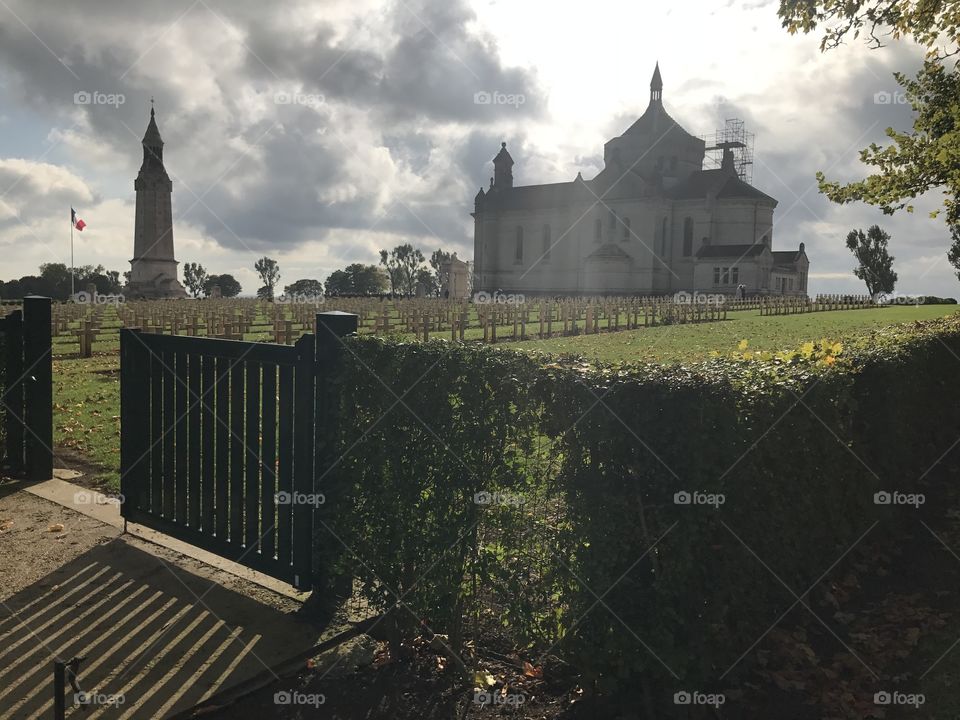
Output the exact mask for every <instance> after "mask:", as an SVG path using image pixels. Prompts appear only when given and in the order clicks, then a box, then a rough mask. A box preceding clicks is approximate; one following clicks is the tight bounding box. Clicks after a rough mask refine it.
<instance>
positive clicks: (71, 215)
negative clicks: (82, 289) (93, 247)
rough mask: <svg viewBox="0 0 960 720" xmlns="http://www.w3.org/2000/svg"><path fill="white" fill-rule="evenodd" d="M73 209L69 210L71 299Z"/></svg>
mask: <svg viewBox="0 0 960 720" xmlns="http://www.w3.org/2000/svg"><path fill="white" fill-rule="evenodd" d="M73 293H74V288H73V209H72V208H71V210H70V299H71V300H72V299H73Z"/></svg>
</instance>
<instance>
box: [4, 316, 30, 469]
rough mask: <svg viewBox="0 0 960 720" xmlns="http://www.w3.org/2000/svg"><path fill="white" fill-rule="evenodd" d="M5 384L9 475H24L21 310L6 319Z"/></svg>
mask: <svg viewBox="0 0 960 720" xmlns="http://www.w3.org/2000/svg"><path fill="white" fill-rule="evenodd" d="M6 321H7V369H6V372H7V382H6V383H5V385H6V387H5V389H4V390H3V408H4V411H5V412H4V415H5V421H6V425H7V448H8V450H7V461H8V462H9V464H10V472H11V473H12V474H15V475H19V474H20V473H22V472H23V470H24V466H25V461H26V458H25V456H24V447H23V436H24V425H23V423H24V417H23V378H22V376H23V370H24V367H23V311H22V310H14V311H13V312H12V313H11V314H10V315H8V316H7V319H6Z"/></svg>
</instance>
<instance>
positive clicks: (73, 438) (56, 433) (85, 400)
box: [53, 354, 120, 490]
mask: <svg viewBox="0 0 960 720" xmlns="http://www.w3.org/2000/svg"><path fill="white" fill-rule="evenodd" d="M53 403H54V406H53V442H54V447H55V448H56V449H57V450H58V451H59V450H60V448H65V449H66V451H67V452H66V453H59V454H61V455H63V457H60V458H57V457H56V456H55V458H54V464H55V465H56V466H58V467H61V466H66V467H71V468H74V469H78V470H80V471H81V472H84V474H85V475H87V478H86V479H87V480H92V481H93V482H95V483H97V484H102V485H105V486H106V487H108V488H109V489H111V490H119V488H120V356H119V355H117V354H110V355H95V356H94V357H92V358H87V359H85V360H79V359H69V360H57V359H54V361H53ZM74 454H76V455H79V456H81V457H82V459H83V460H84V461H85V462H84V463H83V464H84V467H79V468H77V467H75V465H76V463H75V462H73V461H72V460H73V458H72V456H73V455H74ZM58 460H59V462H58ZM87 465H89V467H86V466H87Z"/></svg>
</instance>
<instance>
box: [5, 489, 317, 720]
mask: <svg viewBox="0 0 960 720" xmlns="http://www.w3.org/2000/svg"><path fill="white" fill-rule="evenodd" d="M51 482H61V481H51ZM64 485H69V483H64ZM74 487H75V486H70V488H63V487H60V490H64V489H71V488H74ZM31 490H32V492H31V493H28V492H25V491H22V490H21V491H18V492H14V493H9V494H5V495H3V496H0V529H3V537H2V538H0V543H4V544H6V545H7V547H6V551H8V552H5V553H4V561H3V562H4V564H5V565H8V566H9V565H11V563H31V562H33V560H32V559H31V558H32V557H33V556H35V555H36V562H37V563H38V564H41V563H44V562H46V563H49V562H50V554H51V552H56V551H57V549H59V548H61V547H62V548H63V551H64V553H66V555H65V556H66V557H70V558H72V559H69V560H68V561H66V562H65V563H64V564H62V565H60V566H59V567H57V568H56V569H53V570H52V571H49V572H47V571H46V568H45V569H44V572H46V574H45V575H43V576H42V577H40V579H35V578H34V577H33V576H28V577H27V580H25V582H29V584H28V585H26V586H24V587H21V589H19V590H18V591H17V592H15V593H14V594H12V595H10V596H7V597H4V595H5V593H2V592H0V598H3V599H2V600H0V717H3V718H31V719H33V718H50V717H52V714H53V690H52V682H53V660H54V658H59V659H61V660H69V659H71V658H73V657H75V656H81V657H84V658H86V659H85V661H84V662H83V663H82V665H81V670H80V675H79V677H80V686H81V688H82V690H84V691H86V692H87V693H88V695H89V697H90V699H91V701H92V704H90V705H88V708H87V710H86V711H85V712H83V711H81V710H80V708H79V707H77V706H75V705H74V704H73V692H72V690H69V688H68V693H67V708H68V710H67V717H77V718H79V717H83V718H90V719H91V720H93V719H95V718H101V717H103V718H144V719H146V718H162V717H165V716H167V715H169V714H171V713H173V712H175V711H179V710H182V709H184V708H186V707H189V706H191V705H193V704H196V703H197V702H199V701H201V700H202V699H203V698H205V697H207V696H209V695H211V694H213V693H214V692H216V691H218V690H221V689H224V688H226V687H229V686H232V685H235V684H236V683H238V682H241V681H242V680H244V679H246V678H248V677H251V676H253V675H255V674H257V673H260V672H262V671H263V670H264V669H265V668H268V667H269V666H271V665H274V664H276V663H278V662H279V661H281V660H283V659H285V658H288V657H290V656H291V655H293V654H295V653H296V652H298V651H300V650H304V649H306V648H308V647H310V646H311V645H312V644H314V643H315V642H316V641H317V639H318V638H319V636H320V634H321V631H322V628H319V627H314V626H312V625H310V624H308V623H306V622H305V621H303V620H302V619H300V618H299V617H298V616H294V615H292V612H293V611H294V610H296V609H297V608H298V607H299V603H297V602H296V601H295V600H293V599H291V598H290V597H289V595H292V594H293V593H292V590H288V592H287V593H286V595H287V596H284V595H280V594H278V593H276V592H273V591H272V590H269V589H266V588H265V587H264V586H263V585H262V584H254V583H252V582H250V581H249V580H248V579H244V578H241V577H238V576H236V575H233V574H230V573H228V572H226V571H225V570H223V569H221V568H217V567H214V566H211V565H208V564H205V563H203V562H201V561H198V560H197V559H195V558H192V557H188V556H186V555H184V554H181V553H178V552H175V551H173V550H170V549H167V548H164V547H158V546H157V545H154V544H152V543H148V542H145V541H143V540H142V539H139V538H137V537H135V536H131V535H121V534H120V530H119V529H117V528H115V527H113V525H112V524H110V523H103V524H100V523H99V522H98V521H95V520H91V518H90V515H91V514H92V513H91V512H89V511H88V512H85V513H82V514H81V513H76V512H75V511H74V510H73V509H67V508H65V507H64V506H63V504H56V503H54V502H52V501H51V500H48V499H45V498H41V497H38V495H42V494H43V488H41V492H37V490H36V489H35V488H34V489H31ZM46 490H51V488H50V487H49V486H48V487H47V488H46ZM76 490H77V491H79V490H80V489H79V488H76ZM72 492H73V490H71V494H72ZM48 494H49V493H48ZM114 507H115V506H114ZM91 525H93V526H95V527H92V528H91ZM58 527H59V528H60V529H57V528H58ZM11 543H12V544H11ZM57 543H59V545H57ZM71 543H72V545H70V544H71ZM51 548H53V550H51ZM11 550H13V551H14V558H13V560H12V561H11V555H10V554H9V551H11ZM197 552H201V551H197ZM191 554H194V555H195V554H196V553H191ZM52 564H53V565H56V564H57V563H56V562H53V563H52ZM25 567H27V568H29V565H26V566H25ZM3 570H4V573H5V574H6V573H7V570H8V568H4V569H3ZM14 572H16V571H14ZM266 584H269V583H266ZM110 703H113V704H110Z"/></svg>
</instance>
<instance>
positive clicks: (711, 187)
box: [667, 170, 777, 203]
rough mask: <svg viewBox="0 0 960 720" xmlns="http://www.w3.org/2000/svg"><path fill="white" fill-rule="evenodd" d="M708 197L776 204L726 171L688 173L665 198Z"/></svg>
mask: <svg viewBox="0 0 960 720" xmlns="http://www.w3.org/2000/svg"><path fill="white" fill-rule="evenodd" d="M708 195H713V196H714V197H717V198H720V199H731V198H748V199H753V200H768V201H770V202H772V203H776V202H777V201H776V200H774V199H773V198H772V197H770V196H769V195H767V194H766V193H765V192H762V191H760V190H757V189H756V188H755V187H753V185H750V184H748V183H745V182H744V181H743V180H741V179H740V178H739V177H737V176H736V175H733V174H731V173H730V172H728V171H726V170H700V171H699V172H695V173H690V175H689V176H688V177H687V178H686V179H684V180H681V181H680V182H679V183H677V184H676V185H674V186H673V187H672V188H670V189H668V190H667V196H668V197H671V198H673V199H674V200H699V199H701V198H705V197H707V196H708Z"/></svg>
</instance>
